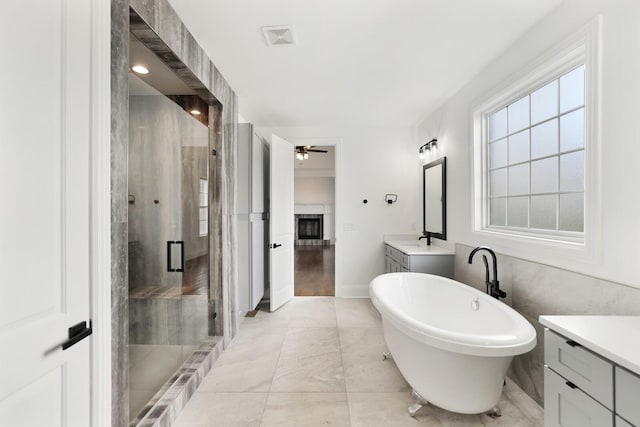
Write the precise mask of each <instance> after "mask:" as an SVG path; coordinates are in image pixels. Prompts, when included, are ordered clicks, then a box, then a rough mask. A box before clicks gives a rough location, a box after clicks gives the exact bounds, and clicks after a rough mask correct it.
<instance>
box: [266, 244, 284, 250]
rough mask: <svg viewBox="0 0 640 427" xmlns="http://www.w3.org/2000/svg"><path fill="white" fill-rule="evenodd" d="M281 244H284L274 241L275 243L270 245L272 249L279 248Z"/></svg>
mask: <svg viewBox="0 0 640 427" xmlns="http://www.w3.org/2000/svg"><path fill="white" fill-rule="evenodd" d="M280 246H282V245H281V244H279V243H273V244H271V245H269V247H270V248H271V249H275V248H279V247H280Z"/></svg>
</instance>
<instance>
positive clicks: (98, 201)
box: [89, 0, 112, 427]
mask: <svg viewBox="0 0 640 427" xmlns="http://www.w3.org/2000/svg"><path fill="white" fill-rule="evenodd" d="M90 90H91V134H90V142H89V143H90V145H91V148H90V149H91V159H90V163H91V164H90V176H91V182H90V197H91V206H90V210H91V218H90V224H91V225H90V227H91V229H90V232H89V236H90V251H91V253H90V263H91V265H90V271H91V283H90V285H89V287H90V295H91V302H90V304H91V307H90V313H91V319H92V321H93V325H92V326H93V336H92V340H91V350H90V351H91V354H90V358H91V373H90V375H91V377H90V384H91V425H92V426H93V427H102V426H104V427H111V398H112V397H111V392H112V390H111V287H112V286H111V1H110V0H92V2H91V89H90Z"/></svg>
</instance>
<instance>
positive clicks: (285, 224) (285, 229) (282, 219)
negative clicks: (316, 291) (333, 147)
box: [269, 135, 294, 311]
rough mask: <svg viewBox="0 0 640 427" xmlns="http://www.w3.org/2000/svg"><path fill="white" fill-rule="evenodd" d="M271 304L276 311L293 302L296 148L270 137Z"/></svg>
mask: <svg viewBox="0 0 640 427" xmlns="http://www.w3.org/2000/svg"><path fill="white" fill-rule="evenodd" d="M270 170H271V172H270V175H271V179H270V183H269V188H270V193H271V194H270V197H271V203H270V205H269V239H270V242H269V248H270V254H269V255H270V256H269V281H270V282H271V283H270V287H269V292H270V295H269V301H270V310H271V311H275V310H277V309H278V308H279V307H281V306H282V305H283V304H285V303H286V302H287V301H289V300H291V298H293V234H294V233H293V222H294V219H293V145H291V143H290V142H287V141H286V140H284V139H282V138H280V137H279V136H277V135H273V136H272V137H271V167H270Z"/></svg>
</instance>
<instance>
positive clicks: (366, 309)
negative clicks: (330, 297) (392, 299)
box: [335, 298, 382, 328]
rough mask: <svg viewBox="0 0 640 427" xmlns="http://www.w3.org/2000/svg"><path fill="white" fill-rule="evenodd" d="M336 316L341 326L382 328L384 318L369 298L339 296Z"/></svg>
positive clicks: (336, 304)
mask: <svg viewBox="0 0 640 427" xmlns="http://www.w3.org/2000/svg"><path fill="white" fill-rule="evenodd" d="M335 307H336V317H337V321H338V327H340V328H381V327H382V319H381V317H380V313H378V310H376V308H375V307H374V306H373V304H371V300H370V299H369V298H337V299H336V300H335Z"/></svg>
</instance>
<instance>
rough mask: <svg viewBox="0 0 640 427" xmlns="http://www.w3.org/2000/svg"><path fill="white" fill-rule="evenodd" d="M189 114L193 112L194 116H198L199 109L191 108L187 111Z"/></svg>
mask: <svg viewBox="0 0 640 427" xmlns="http://www.w3.org/2000/svg"><path fill="white" fill-rule="evenodd" d="M189 112H190V113H191V114H193V115H194V116H199V115H200V111H198V110H191V111H189Z"/></svg>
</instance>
